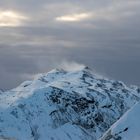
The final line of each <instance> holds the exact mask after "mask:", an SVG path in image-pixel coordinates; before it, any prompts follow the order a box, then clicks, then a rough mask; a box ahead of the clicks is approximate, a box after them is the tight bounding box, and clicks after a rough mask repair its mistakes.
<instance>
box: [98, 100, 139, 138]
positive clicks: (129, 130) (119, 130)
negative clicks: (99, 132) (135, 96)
mask: <svg viewBox="0 0 140 140" xmlns="http://www.w3.org/2000/svg"><path fill="white" fill-rule="evenodd" d="M101 140H140V102H139V103H138V104H136V105H135V106H134V107H133V108H132V109H130V110H129V111H127V112H126V113H125V115H123V117H121V118H120V119H119V120H118V121H117V122H116V123H115V124H114V125H113V126H112V127H111V128H110V129H109V130H108V131H107V133H106V134H105V135H104V136H103V138H102V139H101Z"/></svg>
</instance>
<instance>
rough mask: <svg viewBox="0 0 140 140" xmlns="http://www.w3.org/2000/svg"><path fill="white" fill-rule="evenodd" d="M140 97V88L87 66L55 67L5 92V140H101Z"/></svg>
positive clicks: (1, 112) (0, 130)
mask: <svg viewBox="0 0 140 140" xmlns="http://www.w3.org/2000/svg"><path fill="white" fill-rule="evenodd" d="M139 100H140V90H139V88H137V87H131V88H129V87H127V86H126V85H125V84H124V83H122V82H120V81H114V80H109V79H106V78H102V77H101V76H97V75H95V74H94V73H92V71H91V70H90V69H89V68H87V67H85V68H83V69H81V70H78V71H74V72H67V71H64V70H61V69H55V70H52V71H50V72H48V73H47V74H40V75H38V76H37V77H36V78H35V79H34V80H33V81H26V82H24V83H22V84H21V85H20V86H18V87H17V88H15V89H12V90H9V91H7V92H1V93H0V139H15V140H97V139H99V138H100V137H101V136H102V135H103V134H104V133H105V132H106V131H107V130H108V129H109V128H110V127H111V126H112V124H114V123H115V122H116V121H117V120H118V119H119V118H120V117H121V116H122V115H123V114H124V113H125V112H126V111H127V110H129V109H130V108H131V107H132V106H134V104H135V103H137V102H138V101H139Z"/></svg>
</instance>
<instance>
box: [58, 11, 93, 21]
mask: <svg viewBox="0 0 140 140" xmlns="http://www.w3.org/2000/svg"><path fill="white" fill-rule="evenodd" d="M90 17H91V14H90V13H80V14H72V15H64V16H59V17H56V20H57V21H64V22H76V21H81V20H85V19H87V18H90Z"/></svg>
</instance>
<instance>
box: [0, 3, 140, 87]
mask: <svg viewBox="0 0 140 140" xmlns="http://www.w3.org/2000/svg"><path fill="white" fill-rule="evenodd" d="M7 10H11V11H14V12H15V13H19V15H18V17H17V16H12V19H11V18H10V19H7V21H6V24H7V22H11V23H12V24H16V23H18V24H19V23H20V24H19V25H18V24H17V25H15V26H10V24H9V25H8V24H7V26H3V25H1V24H0V25H1V26H0V79H1V80H0V88H3V89H10V88H13V87H16V86H17V85H18V84H20V83H21V82H22V81H24V80H29V79H32V78H33V76H34V75H35V74H37V73H41V72H47V71H49V70H51V69H53V68H56V67H59V65H61V63H63V62H65V63H66V62H68V63H72V62H77V63H80V64H85V65H88V66H89V67H91V68H93V69H95V70H96V71H97V72H98V73H101V74H102V75H105V76H107V77H109V78H112V79H117V80H122V81H124V82H125V83H126V84H136V85H138V86H140V74H139V72H140V28H139V25H140V19H139V16H140V1H138V0H133V1H131V0H118V1H117V2H115V1H112V0H106V2H103V1H102V2H101V1H97V0H87V1H80V2H75V1H74V0H72V1H64V0H60V1H55V0H54V1H49V0H47V1H46V0H40V1H37V0H36V1H34V0H29V1H28V2H27V1H26V2H25V1H23V0H15V1H11V2H9V1H8V0H6V1H2V0H1V1H0V14H2V13H3V11H7ZM20 15H22V16H24V17H26V19H27V20H23V19H22V18H21V17H20ZM14 18H16V20H15V19H14ZM17 20H19V21H18V22H17ZM1 22H2V21H1V19H0V23H1ZM12 24H11V25H12Z"/></svg>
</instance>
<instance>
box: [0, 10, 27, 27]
mask: <svg viewBox="0 0 140 140" xmlns="http://www.w3.org/2000/svg"><path fill="white" fill-rule="evenodd" d="M26 19H27V17H25V16H23V15H20V14H19V13H17V12H14V11H0V26H1V27H16V26H20V25H21V24H22V21H23V20H26Z"/></svg>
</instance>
